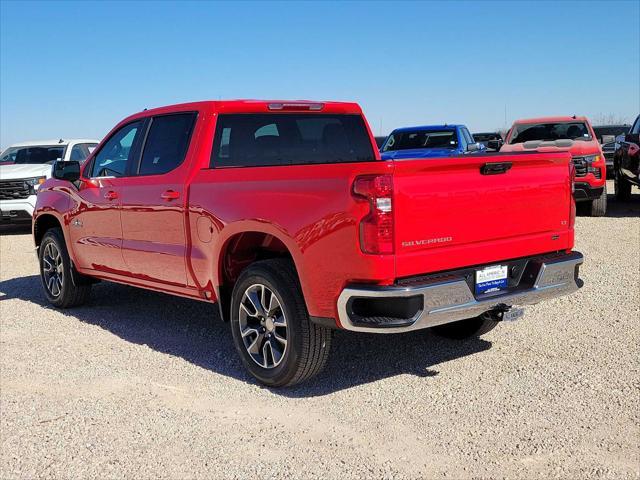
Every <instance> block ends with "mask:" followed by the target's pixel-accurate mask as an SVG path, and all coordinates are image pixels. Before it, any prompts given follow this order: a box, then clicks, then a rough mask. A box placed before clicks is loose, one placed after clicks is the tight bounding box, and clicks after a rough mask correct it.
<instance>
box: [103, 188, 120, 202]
mask: <svg viewBox="0 0 640 480" xmlns="http://www.w3.org/2000/svg"><path fill="white" fill-rule="evenodd" d="M104 198H106V199H107V200H115V199H116V198H118V192H114V191H113V190H109V191H108V192H107V193H105V194H104Z"/></svg>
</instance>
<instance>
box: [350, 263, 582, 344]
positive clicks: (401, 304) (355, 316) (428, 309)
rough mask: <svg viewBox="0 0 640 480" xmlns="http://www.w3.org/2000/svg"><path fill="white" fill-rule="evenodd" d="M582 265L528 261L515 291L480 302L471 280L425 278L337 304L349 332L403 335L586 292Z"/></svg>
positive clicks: (364, 291)
mask: <svg viewBox="0 0 640 480" xmlns="http://www.w3.org/2000/svg"><path fill="white" fill-rule="evenodd" d="M583 260H584V258H583V256H582V254H581V253H579V252H572V253H569V254H555V255H547V256H540V257H533V258H531V259H527V260H526V268H525V270H524V273H521V274H520V280H519V282H518V285H517V286H515V287H514V288H509V289H507V290H504V291H500V292H496V293H494V294H484V295H481V296H478V297H476V296H474V294H473V292H472V289H471V288H470V286H469V279H468V278H465V276H463V274H462V273H457V272H451V273H449V274H442V275H438V276H433V277H431V278H428V277H427V279H426V280H425V281H424V283H421V284H419V285H415V284H411V285H410V286H404V285H393V286H384V287H377V286H350V287H348V288H345V289H344V290H343V291H342V293H341V295H340V297H339V298H338V316H339V319H340V324H341V326H342V328H344V329H346V330H353V331H357V332H377V333H400V332H407V331H411V330H418V329H421V328H430V327H434V326H436V325H442V324H445V323H450V322H455V321H458V320H463V319H466V318H472V317H475V316H478V315H480V314H482V313H484V312H487V311H489V310H493V309H496V308H498V309H500V308H504V307H505V306H513V305H531V304H534V303H538V302H541V301H543V300H547V299H550V298H555V297H559V296H562V295H567V294H569V293H572V292H574V291H576V290H578V288H580V287H581V286H582V282H581V281H580V280H579V279H578V269H579V266H580V265H581V264H582V262H583ZM498 263H500V262H498ZM467 271H468V270H467ZM461 272H462V271H461ZM465 272H466V271H465ZM527 278H530V280H527ZM358 305H360V307H359V306H358ZM363 306H364V309H367V308H370V309H372V310H371V312H373V314H372V315H371V316H363V315H362V311H360V312H358V309H360V310H362V308H363Z"/></svg>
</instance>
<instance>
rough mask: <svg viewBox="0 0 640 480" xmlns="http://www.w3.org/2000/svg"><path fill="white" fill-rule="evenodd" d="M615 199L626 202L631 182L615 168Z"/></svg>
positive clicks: (629, 194)
mask: <svg viewBox="0 0 640 480" xmlns="http://www.w3.org/2000/svg"><path fill="white" fill-rule="evenodd" d="M614 178H615V180H614V182H615V187H616V200H619V201H622V202H626V201H628V200H630V199H631V184H630V183H629V182H627V180H626V179H625V178H624V177H623V176H622V175H621V174H620V172H619V171H618V169H617V168H616V169H615V177H614Z"/></svg>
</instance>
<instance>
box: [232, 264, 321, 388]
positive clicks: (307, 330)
mask: <svg viewBox="0 0 640 480" xmlns="http://www.w3.org/2000/svg"><path fill="white" fill-rule="evenodd" d="M231 331H232V334H233V340H234V344H235V346H236V350H237V351H238V354H239V355H240V358H241V360H242V363H243V364H244V366H245V367H246V368H247V370H249V372H250V373H251V375H253V376H254V377H255V378H256V379H258V380H259V381H260V382H262V383H264V384H265V385H269V386H272V387H281V386H289V385H294V384H296V383H300V382H303V381H305V380H308V379H309V378H311V377H313V376H314V375H316V374H318V373H319V372H320V371H321V370H322V368H323V367H324V365H325V364H326V362H327V358H328V355H329V349H330V346H331V331H330V330H329V329H326V328H323V327H320V326H318V325H316V324H314V323H312V322H311V321H310V320H309V314H308V313H307V309H306V305H305V302H304V298H303V296H302V291H301V289H300V285H299V283H298V278H297V275H296V272H295V270H294V268H293V265H292V263H291V262H290V261H288V260H284V259H273V260H263V261H259V262H256V263H254V264H252V265H250V266H249V267H247V268H246V269H245V270H244V271H243V272H242V273H241V274H240V277H239V278H238V281H237V282H236V284H235V286H234V288H233V293H232V296H231Z"/></svg>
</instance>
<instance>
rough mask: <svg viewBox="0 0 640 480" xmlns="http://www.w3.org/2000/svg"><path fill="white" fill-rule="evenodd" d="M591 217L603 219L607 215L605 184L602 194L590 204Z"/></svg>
mask: <svg viewBox="0 0 640 480" xmlns="http://www.w3.org/2000/svg"><path fill="white" fill-rule="evenodd" d="M590 214H591V216H592V217H604V216H605V215H606V214H607V185H606V184H605V186H604V190H602V194H601V195H600V196H599V197H598V198H596V199H595V200H593V201H592V202H591V211H590Z"/></svg>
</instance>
